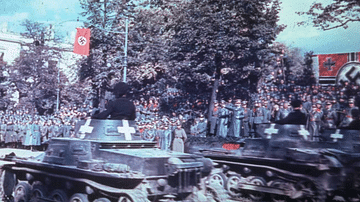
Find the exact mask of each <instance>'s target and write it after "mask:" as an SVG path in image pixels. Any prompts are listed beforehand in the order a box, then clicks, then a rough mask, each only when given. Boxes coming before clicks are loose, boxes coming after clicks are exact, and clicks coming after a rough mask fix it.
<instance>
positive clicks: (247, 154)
mask: <svg viewBox="0 0 360 202" xmlns="http://www.w3.org/2000/svg"><path fill="white" fill-rule="evenodd" d="M260 130H261V131H258V132H259V136H260V138H245V139H241V138H232V139H231V138H227V139H221V138H217V137H213V138H210V139H208V140H206V141H201V140H199V139H198V138H190V139H189V140H188V142H187V143H186V151H187V152H190V153H197V154H202V155H203V156H204V157H208V158H211V159H212V160H213V161H214V162H215V163H217V166H215V169H213V172H212V174H211V175H210V176H209V177H208V181H209V182H210V183H214V184H219V185H221V186H223V187H225V188H226V190H227V191H228V193H229V194H230V195H231V196H232V197H235V198H237V197H249V198H251V199H252V200H253V201H264V200H265V198H266V199H268V198H270V199H272V200H273V201H277V202H279V201H289V200H297V201H325V200H327V199H331V198H332V197H334V196H336V195H340V196H344V198H346V199H350V200H354V198H357V199H358V194H357V193H359V191H360V190H359V189H360V183H359V182H360V180H359V179H360V178H359V170H360V169H359V165H360V164H359V163H360V158H359V157H360V153H358V152H359V149H358V148H359V146H358V145H359V141H358V139H359V131H348V130H334V131H327V132H325V134H324V135H323V138H322V139H321V141H319V142H314V141H310V133H309V132H308V131H307V130H306V129H305V126H303V125H277V124H266V125H263V127H262V128H261V129H260ZM201 142H204V143H201Z"/></svg>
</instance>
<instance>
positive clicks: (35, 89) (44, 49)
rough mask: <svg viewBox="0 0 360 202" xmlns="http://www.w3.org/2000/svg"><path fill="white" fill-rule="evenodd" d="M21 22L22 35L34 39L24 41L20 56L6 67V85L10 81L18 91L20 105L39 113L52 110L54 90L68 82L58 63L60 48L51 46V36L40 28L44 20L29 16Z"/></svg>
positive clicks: (42, 26)
mask: <svg viewBox="0 0 360 202" xmlns="http://www.w3.org/2000/svg"><path fill="white" fill-rule="evenodd" d="M22 24H23V25H24V26H25V28H26V31H25V32H24V33H22V35H23V36H25V37H30V38H31V39H33V41H34V43H30V44H27V46H26V48H24V49H23V50H22V51H21V52H20V57H18V58H17V59H16V60H15V62H14V64H13V65H12V66H9V68H8V69H7V72H8V82H9V83H8V86H11V85H14V90H16V91H17V92H18V93H19V105H20V107H28V108H30V109H34V107H36V109H37V110H38V112H39V113H40V114H43V113H45V112H46V113H52V112H53V111H54V110H55V106H56V100H57V90H58V89H63V88H65V86H66V85H68V83H67V81H68V80H67V78H66V75H65V74H64V73H63V72H61V71H60V70H59V65H58V61H59V59H61V58H62V53H63V51H64V50H63V49H62V48H59V47H57V46H54V44H53V43H52V42H54V40H53V37H52V36H49V33H48V32H45V31H44V30H46V26H45V25H44V24H42V23H38V22H32V21H29V20H26V21H24V22H23V23H22ZM47 42H51V43H47ZM58 79H60V82H59V80H58ZM66 88H70V87H69V86H66ZM65 94H66V93H65ZM78 95H79V94H75V93H74V94H72V95H70V96H67V97H66V99H68V100H73V99H74V97H79V96H78Z"/></svg>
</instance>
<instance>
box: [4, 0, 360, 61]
mask: <svg viewBox="0 0 360 202" xmlns="http://www.w3.org/2000/svg"><path fill="white" fill-rule="evenodd" d="M314 1H315V0H301V1H299V0H282V4H281V8H282V9H281V12H280V21H279V23H280V24H285V25H287V28H286V29H285V30H284V31H283V32H282V33H280V34H279V35H278V38H277V41H278V42H282V43H285V44H286V45H287V46H290V47H293V48H300V49H301V52H303V53H305V52H308V51H314V53H315V54H326V53H347V52H360V37H358V36H359V32H360V22H358V23H351V24H349V28H348V29H343V28H338V29H334V30H329V31H322V30H319V29H317V28H314V27H312V26H300V27H299V26H297V24H296V23H297V22H299V21H302V20H303V19H304V16H298V15H297V14H295V12H296V11H306V10H308V9H309V7H310V6H311V4H312V3H313V2H314ZM316 1H317V2H323V3H329V2H331V0H316ZM0 5H1V8H0V28H1V27H3V26H4V23H6V24H7V28H8V30H10V31H13V32H19V30H21V25H20V24H21V22H22V21H24V20H25V19H29V20H33V21H37V22H43V23H45V24H53V25H54V26H55V29H57V30H61V32H62V33H63V34H62V35H63V36H64V37H65V41H66V42H68V43H72V41H73V40H74V38H75V32H76V30H75V29H76V27H80V26H81V25H82V23H81V22H77V19H78V18H79V19H80V21H81V20H83V17H81V16H80V12H82V9H81V7H80V3H79V1H78V0H55V1H54V0H0Z"/></svg>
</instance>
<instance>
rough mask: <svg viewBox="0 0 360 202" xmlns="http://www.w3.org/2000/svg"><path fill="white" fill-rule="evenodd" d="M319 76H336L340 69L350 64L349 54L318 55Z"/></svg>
mask: <svg viewBox="0 0 360 202" xmlns="http://www.w3.org/2000/svg"><path fill="white" fill-rule="evenodd" d="M318 58H319V76H336V75H337V73H338V71H339V69H340V68H341V67H342V66H343V65H344V64H345V63H347V62H348V54H347V53H340V54H325V55H318Z"/></svg>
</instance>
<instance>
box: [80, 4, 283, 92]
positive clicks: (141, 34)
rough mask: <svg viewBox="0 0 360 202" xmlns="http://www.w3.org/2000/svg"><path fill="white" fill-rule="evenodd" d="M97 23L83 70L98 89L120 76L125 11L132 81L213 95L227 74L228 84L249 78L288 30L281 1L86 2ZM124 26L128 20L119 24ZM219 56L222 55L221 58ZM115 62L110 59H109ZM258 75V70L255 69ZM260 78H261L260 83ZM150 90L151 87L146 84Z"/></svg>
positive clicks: (91, 20)
mask: <svg viewBox="0 0 360 202" xmlns="http://www.w3.org/2000/svg"><path fill="white" fill-rule="evenodd" d="M81 4H82V6H83V9H84V10H85V11H84V13H83V15H84V16H87V17H88V18H87V19H88V21H89V23H88V26H89V27H90V28H92V38H91V44H90V45H91V54H90V56H89V58H88V59H86V61H85V60H84V62H83V64H84V65H83V66H82V71H81V72H80V74H81V75H82V78H83V79H86V78H91V80H92V81H93V84H94V85H93V86H94V87H95V89H99V87H100V86H101V85H102V82H103V81H112V80H114V79H120V78H121V76H122V75H121V70H122V66H121V64H123V59H122V58H121V57H119V55H120V53H122V52H123V45H124V44H123V39H124V35H122V34H121V33H119V32H122V31H124V26H123V25H124V23H123V22H124V16H127V17H128V19H129V21H130V27H129V46H128V81H129V82H130V83H131V84H132V85H133V86H137V87H138V88H139V89H141V88H143V87H144V86H147V85H148V84H156V85H157V86H162V87H164V86H166V85H167V84H169V85H170V86H176V87H177V88H182V89H183V90H185V91H186V92H191V93H193V94H196V93H198V92H199V91H202V92H204V93H209V92H210V89H211V88H212V87H211V82H212V81H213V79H214V77H215V76H216V75H219V74H220V72H221V73H222V74H223V78H224V80H226V82H223V84H224V85H225V84H226V85H232V86H233V87H234V86H237V85H240V83H248V82H247V81H248V80H249V79H254V78H255V79H258V78H257V76H255V77H251V78H250V77H249V75H250V74H251V72H253V71H257V70H256V69H255V67H260V66H261V67H264V66H263V65H262V64H263V63H264V62H263V61H264V60H265V58H266V56H267V55H268V54H269V53H270V52H271V47H270V45H271V44H272V43H273V41H274V40H275V38H276V36H277V34H278V33H279V32H281V31H282V30H283V29H284V26H282V25H278V24H277V22H278V13H279V10H280V3H279V1H278V0H255V1H254V0H243V1H228V0H216V1H215V0H192V1H188V0H166V1H147V0H146V1H145V0H144V1H126V2H123V1H117V0H112V1H110V0H108V1H101V2H99V1H92V2H88V1H85V0H81ZM119 25H121V26H119ZM216 58H217V59H216ZM109 64H110V65H109ZM253 75H258V74H253ZM255 82H256V81H255ZM143 89H146V88H143Z"/></svg>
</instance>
